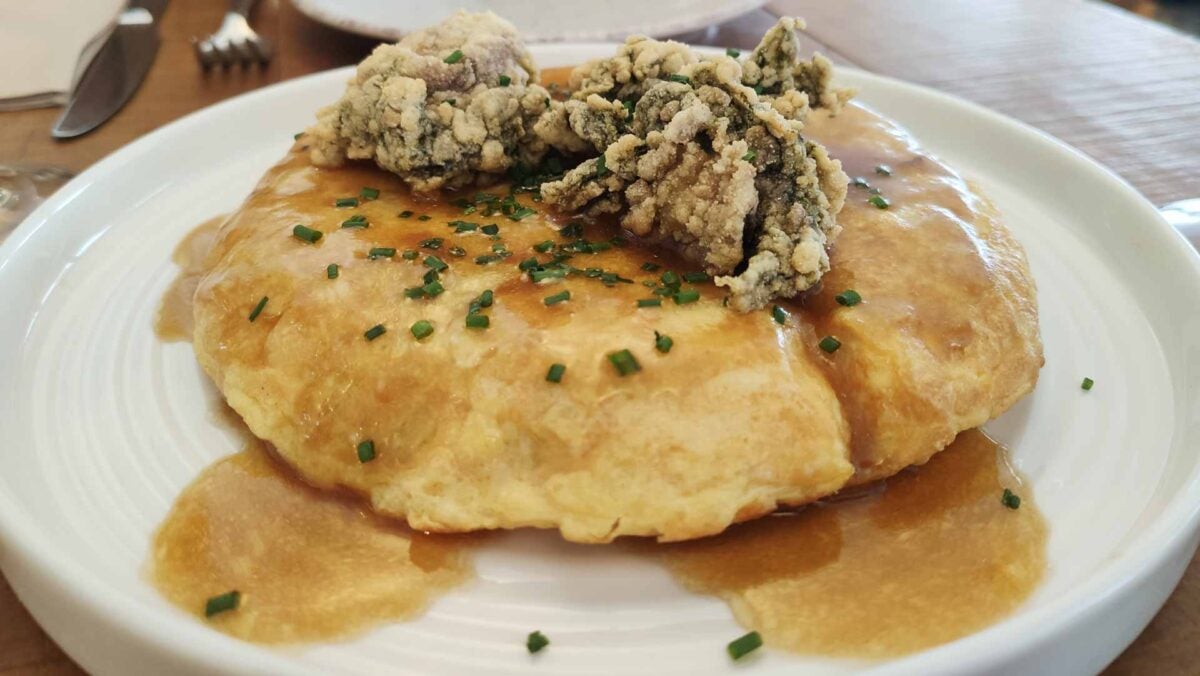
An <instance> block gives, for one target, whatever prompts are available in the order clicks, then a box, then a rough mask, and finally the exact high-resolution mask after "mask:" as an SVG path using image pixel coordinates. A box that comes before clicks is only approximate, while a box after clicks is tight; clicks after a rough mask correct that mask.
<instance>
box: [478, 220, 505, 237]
mask: <svg viewBox="0 0 1200 676" xmlns="http://www.w3.org/2000/svg"><path fill="white" fill-rule="evenodd" d="M479 231H480V232H482V233H483V234H485V235H498V234H500V226H498V225H496V224H495V223H489V224H487V225H485V226H483V227H482V228H480V229H479Z"/></svg>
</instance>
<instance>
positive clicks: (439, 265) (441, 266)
mask: <svg viewBox="0 0 1200 676" xmlns="http://www.w3.org/2000/svg"><path fill="white" fill-rule="evenodd" d="M425 265H427V266H429V267H431V268H433V269H434V270H437V271H438V272H441V271H442V270H445V269H446V268H448V267H450V266H449V265H446V261H444V260H442V259H440V258H438V257H437V256H434V255H432V254H430V255H428V256H426V257H425Z"/></svg>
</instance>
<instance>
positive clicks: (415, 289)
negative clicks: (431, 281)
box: [404, 286, 425, 300]
mask: <svg viewBox="0 0 1200 676" xmlns="http://www.w3.org/2000/svg"><path fill="white" fill-rule="evenodd" d="M404 297H405V298H412V299H413V300H416V299H418V298H424V297H425V287H422V286H410V287H408V288H407V289H405V290H404Z"/></svg>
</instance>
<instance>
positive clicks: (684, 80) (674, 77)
mask: <svg viewBox="0 0 1200 676" xmlns="http://www.w3.org/2000/svg"><path fill="white" fill-rule="evenodd" d="M667 79H668V80H670V81H671V82H678V83H680V84H691V83H692V79H691V78H690V77H688V76H686V75H683V74H681V73H671V74H670V75H668V76H667Z"/></svg>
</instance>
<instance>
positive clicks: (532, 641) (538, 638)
mask: <svg viewBox="0 0 1200 676" xmlns="http://www.w3.org/2000/svg"><path fill="white" fill-rule="evenodd" d="M548 645H550V639H548V638H546V635H545V634H543V633H542V632H540V631H534V632H530V634H529V638H527V639H525V647H526V648H527V649H528V650H529V652H530V653H536V652H539V651H541V650H542V649H543V648H545V647H546V646H548Z"/></svg>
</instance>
